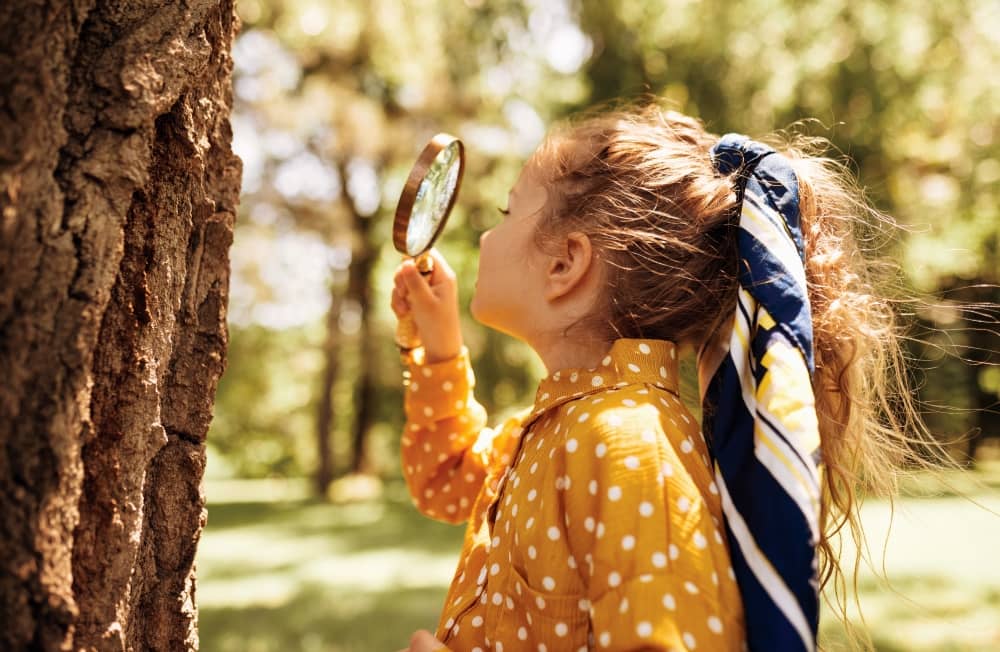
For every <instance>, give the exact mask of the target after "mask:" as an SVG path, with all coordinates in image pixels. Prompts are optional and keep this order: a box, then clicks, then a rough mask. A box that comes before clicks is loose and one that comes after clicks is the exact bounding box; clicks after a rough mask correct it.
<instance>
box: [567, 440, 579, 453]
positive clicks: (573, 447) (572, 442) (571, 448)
mask: <svg viewBox="0 0 1000 652" xmlns="http://www.w3.org/2000/svg"><path fill="white" fill-rule="evenodd" d="M576 447H577V441H576V440H575V439H570V440H569V441H567V442H566V450H568V451H569V452H570V453H575V452H576Z"/></svg>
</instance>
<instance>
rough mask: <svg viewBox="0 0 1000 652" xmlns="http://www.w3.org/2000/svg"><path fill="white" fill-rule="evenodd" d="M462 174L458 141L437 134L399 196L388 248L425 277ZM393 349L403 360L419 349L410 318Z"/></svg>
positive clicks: (401, 325)
mask: <svg viewBox="0 0 1000 652" xmlns="http://www.w3.org/2000/svg"><path fill="white" fill-rule="evenodd" d="M464 170H465V148H464V147H463V145H462V141H460V140H459V139H458V138H455V137H454V136H451V135H449V134H445V133H439V134H437V135H436V136H434V137H433V138H431V139H430V141H429V142H428V143H427V145H426V146H425V147H424V151H422V152H421V153H420V156H419V157H418V158H417V162H416V163H414V164H413V169H412V170H410V176H409V177H407V179H406V185H405V186H403V192H402V194H401V195H400V196H399V204H398V205H397V206H396V217H395V219H394V220H393V223H392V244H393V245H394V246H395V247H396V251H398V252H399V253H401V254H403V255H405V256H409V257H412V258H414V259H415V261H414V262H415V264H416V266H417V270H418V271H419V272H420V273H421V274H422V275H423V276H425V277H426V276H429V275H430V274H431V272H433V271H434V259H433V258H431V256H430V254H429V253H428V252H429V251H430V249H431V247H433V246H434V241H435V240H437V238H438V235H440V233H441V231H442V230H444V225H445V222H446V221H447V220H448V214H449V213H450V212H451V209H452V207H453V206H454V205H455V198H456V197H458V189H459V187H460V186H461V185H462V172H464ZM396 345H397V346H398V347H399V352H400V353H401V354H402V355H403V356H404V357H405V356H406V355H408V354H409V352H410V351H411V350H412V349H414V348H415V347H417V346H419V345H420V338H419V336H418V334H417V327H416V324H415V323H414V322H413V317H412V316H410V315H407V316H406V317H403V318H402V319H400V320H399V324H398V325H397V326H396Z"/></svg>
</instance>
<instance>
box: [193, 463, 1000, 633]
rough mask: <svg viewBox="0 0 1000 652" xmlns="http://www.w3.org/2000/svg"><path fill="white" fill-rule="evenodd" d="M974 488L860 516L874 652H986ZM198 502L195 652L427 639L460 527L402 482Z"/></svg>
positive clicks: (996, 500)
mask: <svg viewBox="0 0 1000 652" xmlns="http://www.w3.org/2000/svg"><path fill="white" fill-rule="evenodd" d="M976 478H977V480H978V484H973V483H971V482H970V481H969V478H968V477H961V478H957V479H956V482H957V483H959V484H960V485H961V491H962V495H954V493H952V492H950V491H949V490H948V489H946V488H945V489H942V488H940V487H936V486H932V484H931V483H927V482H922V483H920V484H918V485H915V488H914V487H911V490H913V491H915V493H918V494H921V495H920V496H916V497H910V498H905V499H903V500H901V501H899V502H898V503H897V506H896V511H895V515H894V517H893V516H892V515H891V513H890V510H889V508H888V505H887V503H885V502H880V501H868V503H867V504H866V505H865V507H864V510H863V519H864V523H865V527H866V528H867V530H868V532H869V537H870V544H871V547H872V550H873V555H874V556H875V557H876V563H877V564H878V565H881V548H882V545H883V541H885V542H886V554H885V560H884V563H885V570H886V573H887V575H888V578H889V581H890V586H888V587H886V586H884V583H882V582H880V581H879V580H878V579H877V578H876V576H875V575H874V574H873V573H872V572H871V570H870V569H863V571H862V574H861V577H860V582H859V588H860V590H861V604H862V607H863V609H864V612H865V616H866V619H867V623H868V630H869V631H870V632H871V635H872V637H873V639H874V641H875V643H876V647H877V649H878V650H881V651H886V652H888V651H893V652H894V651H897V650H898V651H903V650H906V651H911V650H912V651H919V652H926V651H940V652H944V651H973V650H975V651H979V650H1000V560H998V555H1000V492H998V487H1000V466H997V465H993V466H992V467H988V470H987V472H984V473H980V474H978V475H977V477H976ZM206 493H207V496H208V500H209V519H208V526H207V527H206V529H205V532H204V534H203V536H202V540H201V545H200V547H199V553H198V590H197V599H198V605H199V611H200V632H201V649H202V650H206V651H207V652H236V651H239V652H271V651H278V650H281V651H283V652H289V651H296V650H301V651H303V652H312V651H318V650H323V651H326V652H348V651H351V652H354V651H357V652H383V651H389V652H394V651H395V650H398V649H400V648H402V647H404V646H405V644H406V642H407V639H408V637H409V634H410V633H411V632H412V631H413V630H415V629H418V628H428V629H433V627H434V625H435V623H436V621H437V613H438V610H439V608H440V605H441V602H442V600H443V598H444V592H445V589H446V588H447V583H448V580H449V579H450V578H451V574H452V571H453V570H454V566H455V562H456V560H457V555H458V551H459V548H460V545H461V537H462V528H461V527H456V526H449V525H445V524H442V523H437V522H434V521H431V520H429V519H426V518H423V517H422V516H420V515H419V514H418V513H417V512H416V510H415V509H414V508H413V507H412V505H411V504H410V502H409V499H408V497H407V495H406V491H405V487H403V485H402V484H390V485H388V486H386V487H385V489H384V491H383V492H382V494H381V496H380V497H379V498H378V499H374V500H368V501H363V502H356V503H350V504H342V505H335V504H328V503H321V502H317V501H313V500H310V499H308V498H307V496H306V485H305V484H304V483H301V482H274V481H269V482H246V481H209V482H208V483H207V484H206ZM970 499H971V500H970ZM973 501H975V502H978V503H979V505H977V504H974V502H973ZM890 519H891V520H892V528H891V530H889V528H888V526H889V523H890ZM887 531H888V532H889V534H888V538H887V539H886V532H887ZM823 622H824V625H823V638H824V640H825V641H826V642H827V644H828V645H829V646H830V649H842V648H843V646H842V645H838V642H839V641H840V640H841V638H842V637H841V636H840V635H839V629H840V628H839V626H838V624H837V622H836V621H835V620H834V619H833V618H831V617H830V616H829V615H828V614H827V615H825V616H824V619H823Z"/></svg>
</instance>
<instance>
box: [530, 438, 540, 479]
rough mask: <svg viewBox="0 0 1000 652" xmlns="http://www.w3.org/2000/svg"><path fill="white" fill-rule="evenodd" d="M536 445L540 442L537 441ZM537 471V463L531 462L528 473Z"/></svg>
mask: <svg viewBox="0 0 1000 652" xmlns="http://www.w3.org/2000/svg"><path fill="white" fill-rule="evenodd" d="M538 443H539V444H541V443H542V442H541V441H540V440H539V442H538ZM537 470H538V462H532V463H531V466H530V467H528V473H534V472H535V471H537Z"/></svg>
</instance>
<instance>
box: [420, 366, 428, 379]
mask: <svg viewBox="0 0 1000 652" xmlns="http://www.w3.org/2000/svg"><path fill="white" fill-rule="evenodd" d="M420 371H421V372H422V373H423V374H424V378H430V377H431V370H430V369H428V368H427V367H424V368H423V369H421V370H420Z"/></svg>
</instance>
